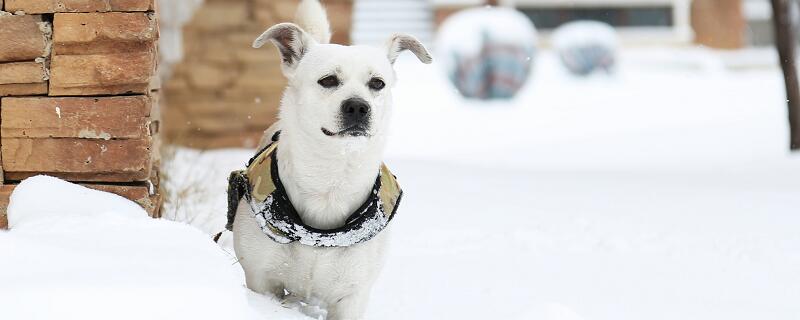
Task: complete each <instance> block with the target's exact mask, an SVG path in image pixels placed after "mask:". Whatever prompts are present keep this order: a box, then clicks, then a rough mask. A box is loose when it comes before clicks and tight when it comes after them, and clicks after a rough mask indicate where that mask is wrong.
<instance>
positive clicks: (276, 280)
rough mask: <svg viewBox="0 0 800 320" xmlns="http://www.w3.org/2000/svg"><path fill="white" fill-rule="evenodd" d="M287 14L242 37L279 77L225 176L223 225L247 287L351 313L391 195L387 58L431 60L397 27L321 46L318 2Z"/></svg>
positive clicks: (325, 31)
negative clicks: (282, 83)
mask: <svg viewBox="0 0 800 320" xmlns="http://www.w3.org/2000/svg"><path fill="white" fill-rule="evenodd" d="M296 20H297V23H298V24H299V26H298V25H295V24H292V23H281V24H278V25H275V26H273V27H271V28H269V29H268V30H267V31H266V32H264V33H263V34H262V35H261V36H260V37H258V39H256V40H255V42H254V43H253V47H255V48H260V47H261V46H262V45H263V44H265V43H266V42H267V41H271V42H272V43H273V44H274V45H275V46H276V47H277V48H278V50H279V52H280V55H281V57H282V59H283V62H282V70H283V74H284V75H285V76H286V77H287V78H288V80H289V84H288V87H287V88H286V91H285V92H284V96H283V100H282V103H281V106H280V122H279V123H278V124H276V125H274V126H273V127H271V128H270V129H269V130H267V131H266V132H265V136H264V139H263V140H262V151H261V152H259V153H258V154H257V155H256V157H254V159H253V160H251V164H250V165H249V166H248V169H247V170H245V171H240V172H234V173H233V174H232V175H231V183H230V187H229V212H228V228H229V229H232V231H233V233H234V247H235V250H236V256H237V257H238V258H239V262H240V263H241V265H242V267H243V268H244V271H245V275H246V278H247V286H248V287H249V288H250V289H252V290H254V291H256V292H260V293H273V294H275V295H276V296H278V297H284V298H286V297H287V295H288V296H291V297H297V298H299V299H302V300H305V301H321V302H323V303H324V305H326V306H327V310H328V319H360V318H362V317H363V314H364V311H365V309H366V305H367V300H368V297H369V293H370V289H371V287H372V284H373V282H374V280H375V278H376V277H377V275H378V273H379V271H380V269H381V265H382V260H383V255H384V251H385V248H386V241H387V231H386V230H385V229H384V228H385V227H386V225H387V224H388V222H389V221H390V220H391V218H392V216H393V215H394V213H395V209H396V208H397V205H398V204H399V200H400V199H399V198H400V196H401V192H400V189H399V187H398V185H397V184H396V181H395V180H394V176H392V174H391V173H390V172H389V171H388V169H387V168H386V167H385V166H383V165H382V161H381V159H382V154H383V149H384V144H385V141H386V135H387V129H388V127H389V122H390V118H391V113H392V91H391V88H392V86H393V85H394V83H395V72H394V69H393V64H394V62H395V60H396V59H397V56H398V55H399V54H400V53H401V52H403V51H405V50H408V51H411V52H413V53H414V54H415V55H416V56H417V57H418V58H419V59H420V60H421V61H422V62H424V63H430V62H431V56H430V54H429V53H428V51H427V50H426V49H425V47H424V46H423V45H422V44H421V43H420V42H419V41H417V39H415V38H414V37H412V36H408V35H401V34H398V35H394V36H392V37H391V38H390V39H389V40H388V41H387V44H386V46H385V47H370V46H341V45H335V44H329V41H330V36H331V33H330V26H329V23H328V19H327V17H326V13H325V11H324V9H323V8H322V6H321V5H320V3H319V1H317V0H303V1H302V3H301V4H300V6H299V8H298V13H297V19H296ZM301 27H302V28H301ZM278 130H279V132H278V133H279V135H278V134H275V132H277V131H278ZM273 136H275V138H273ZM273 140H276V141H277V142H275V143H272V141H273ZM267 146H269V147H267Z"/></svg>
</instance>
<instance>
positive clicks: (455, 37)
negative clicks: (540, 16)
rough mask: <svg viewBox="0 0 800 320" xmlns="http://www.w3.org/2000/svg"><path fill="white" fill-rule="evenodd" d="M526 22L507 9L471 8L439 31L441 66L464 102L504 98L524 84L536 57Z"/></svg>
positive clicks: (530, 28) (532, 31) (530, 25)
mask: <svg viewBox="0 0 800 320" xmlns="http://www.w3.org/2000/svg"><path fill="white" fill-rule="evenodd" d="M536 47H537V33H536V28H535V27H534V26H533V23H531V21H530V19H528V17H526V16H525V15H523V14H522V13H520V12H518V11H516V10H512V9H507V8H492V7H484V8H475V9H468V10H464V11H461V12H459V13H456V14H455V15H453V16H452V17H450V18H449V19H447V21H445V22H444V23H443V24H442V26H441V28H440V29H439V34H438V39H437V42H436V51H437V53H438V58H439V61H440V62H441V63H442V65H443V66H444V67H445V70H446V72H447V75H448V77H449V79H450V80H451V82H452V83H453V85H455V86H456V88H457V89H458V91H459V92H461V94H462V95H463V96H465V97H467V98H477V99H508V98H512V97H514V95H515V94H516V93H517V92H518V91H519V89H520V88H521V87H522V86H523V85H524V84H525V82H526V81H527V79H528V76H529V75H530V71H531V68H532V65H533V61H534V59H533V57H534V54H535V53H536Z"/></svg>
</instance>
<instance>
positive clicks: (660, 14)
mask: <svg viewBox="0 0 800 320" xmlns="http://www.w3.org/2000/svg"><path fill="white" fill-rule="evenodd" d="M520 11H522V13H524V14H525V15H527V16H528V17H530V18H531V20H533V22H534V24H536V27H537V28H539V29H553V28H556V27H558V26H560V25H562V24H564V23H567V22H570V21H575V20H595V21H602V22H605V23H608V24H610V25H612V26H615V27H671V26H673V24H674V22H673V19H672V8H670V7H666V6H665V7H647V8H568V9H566V8H520Z"/></svg>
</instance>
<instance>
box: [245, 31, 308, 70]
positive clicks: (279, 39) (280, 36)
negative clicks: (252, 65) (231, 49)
mask: <svg viewBox="0 0 800 320" xmlns="http://www.w3.org/2000/svg"><path fill="white" fill-rule="evenodd" d="M267 41H271V42H272V43H273V44H274V45H275V46H276V47H277V48H278V51H279V52H280V54H281V60H282V61H283V63H282V67H283V68H282V69H283V72H284V74H285V75H287V76H288V75H291V74H292V73H293V72H294V69H295V68H297V64H298V63H300V59H303V56H304V55H305V53H306V51H307V50H308V48H309V47H310V46H311V45H313V44H316V41H315V40H314V38H312V37H311V36H309V35H308V34H307V33H306V32H305V31H303V29H301V28H300V27H298V26H297V25H296V24H294V23H281V24H276V25H274V26H272V27H271V28H269V29H267V31H264V33H262V34H261V35H260V36H259V37H258V38H256V40H255V41H253V48H256V49H258V48H261V47H262V46H264V44H265V43H267Z"/></svg>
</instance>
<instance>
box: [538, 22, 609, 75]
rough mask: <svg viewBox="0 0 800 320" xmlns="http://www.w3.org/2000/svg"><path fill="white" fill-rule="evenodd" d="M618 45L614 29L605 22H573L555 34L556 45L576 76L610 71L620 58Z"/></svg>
mask: <svg viewBox="0 0 800 320" xmlns="http://www.w3.org/2000/svg"><path fill="white" fill-rule="evenodd" d="M617 46H618V41H617V34H616V32H615V31H614V28H613V27H611V26H610V25H608V24H606V23H603V22H597V21H574V22H570V23H567V24H564V25H562V26H561V27H559V28H558V29H556V31H555V32H554V33H553V47H554V48H555V50H556V51H557V52H558V55H559V56H560V57H561V62H563V63H564V66H566V67H567V69H568V70H569V71H570V72H572V73H573V74H576V75H582V76H584V75H589V74H591V73H592V72H595V71H597V70H604V71H607V72H610V71H611V70H612V69H613V68H614V64H615V63H616V60H617Z"/></svg>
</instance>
